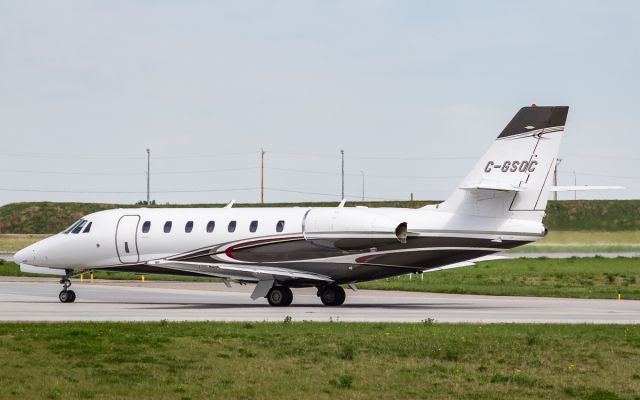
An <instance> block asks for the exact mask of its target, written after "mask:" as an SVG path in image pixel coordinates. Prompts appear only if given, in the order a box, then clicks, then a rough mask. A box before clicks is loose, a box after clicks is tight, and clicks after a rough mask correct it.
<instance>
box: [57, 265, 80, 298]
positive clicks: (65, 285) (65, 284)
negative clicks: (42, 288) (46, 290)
mask: <svg viewBox="0 0 640 400" xmlns="http://www.w3.org/2000/svg"><path fill="white" fill-rule="evenodd" d="M65 271H66V273H67V275H65V276H64V278H62V279H60V283H61V284H62V291H61V292H60V294H59V295H58V299H60V302H61V303H73V302H74V301H76V292H74V291H73V290H69V287H70V286H71V280H70V279H69V276H70V275H71V272H72V271H71V270H65Z"/></svg>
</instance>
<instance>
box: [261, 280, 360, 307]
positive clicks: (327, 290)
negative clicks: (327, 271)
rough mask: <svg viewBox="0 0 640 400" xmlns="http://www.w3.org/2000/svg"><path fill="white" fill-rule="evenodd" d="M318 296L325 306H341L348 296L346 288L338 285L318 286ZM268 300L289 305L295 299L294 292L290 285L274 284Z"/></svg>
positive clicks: (273, 303)
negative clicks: (345, 291)
mask: <svg viewBox="0 0 640 400" xmlns="http://www.w3.org/2000/svg"><path fill="white" fill-rule="evenodd" d="M318 297H320V300H321V301H322V304H324V305H325V306H333V307H335V306H341V305H342V303H344V300H345V298H346V297H347V296H346V294H345V293H344V289H343V288H341V287H340V286H338V285H328V286H323V287H320V288H318ZM266 298H267V301H268V302H269V304H270V305H272V306H274V307H287V306H289V305H291V301H293V293H291V289H289V287H288V286H274V287H272V288H271V289H270V290H269V293H267V296H266Z"/></svg>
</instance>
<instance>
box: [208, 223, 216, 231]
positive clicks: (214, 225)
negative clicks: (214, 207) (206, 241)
mask: <svg viewBox="0 0 640 400" xmlns="http://www.w3.org/2000/svg"><path fill="white" fill-rule="evenodd" d="M215 227H216V221H209V223H208V224H207V232H209V233H211V232H213V229H214V228H215Z"/></svg>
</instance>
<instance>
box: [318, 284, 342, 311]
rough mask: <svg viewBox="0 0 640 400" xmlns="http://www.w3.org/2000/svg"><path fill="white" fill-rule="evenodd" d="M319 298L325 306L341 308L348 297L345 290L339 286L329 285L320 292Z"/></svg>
mask: <svg viewBox="0 0 640 400" xmlns="http://www.w3.org/2000/svg"><path fill="white" fill-rule="evenodd" d="M318 296H320V300H322V304H324V305H325V306H334V307H335V306H341V305H342V303H344V300H345V298H346V297H347V296H346V294H345V293H344V289H343V288H341V287H340V286H338V285H329V286H325V287H323V288H320V290H318Z"/></svg>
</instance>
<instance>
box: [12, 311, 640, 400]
mask: <svg viewBox="0 0 640 400" xmlns="http://www.w3.org/2000/svg"><path fill="white" fill-rule="evenodd" d="M638 359H640V329H637V327H635V326H603V325H520V324H505V325H501V324H496V325H470V324H457V325H453V324H438V323H435V324H434V323H430V322H425V323H423V324H355V323H354V324H345V323H310V322H302V323H298V322H293V323H291V322H282V323H209V322H205V323H166V322H162V323H63V324H0V363H1V365H2V368H0V397H2V398H3V399H25V398H41V399H113V398H117V399H208V398H220V399H225V398H231V399H266V398H269V399H270V398H274V399H336V398H339V399H374V398H375V399H420V398H424V399H431V398H438V399H440V398H442V399H496V398H499V399H530V398H539V399H542V398H547V399H551V398H552V399H602V400H606V399H639V398H640V372H638V364H637V362H638Z"/></svg>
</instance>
